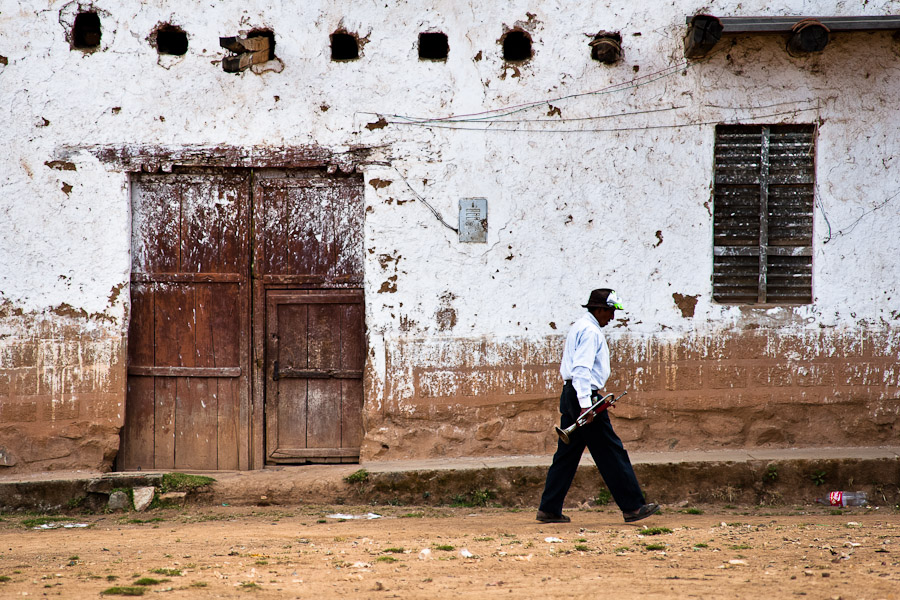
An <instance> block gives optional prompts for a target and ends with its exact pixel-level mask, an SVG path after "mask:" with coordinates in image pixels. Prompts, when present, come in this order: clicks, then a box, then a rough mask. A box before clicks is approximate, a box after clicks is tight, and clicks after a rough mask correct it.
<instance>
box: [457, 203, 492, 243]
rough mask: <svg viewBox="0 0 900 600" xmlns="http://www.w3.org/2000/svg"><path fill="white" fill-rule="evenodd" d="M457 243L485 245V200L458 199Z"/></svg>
mask: <svg viewBox="0 0 900 600" xmlns="http://www.w3.org/2000/svg"><path fill="white" fill-rule="evenodd" d="M459 241H460V242H475V243H481V244H485V243H487V198H461V199H460V201H459Z"/></svg>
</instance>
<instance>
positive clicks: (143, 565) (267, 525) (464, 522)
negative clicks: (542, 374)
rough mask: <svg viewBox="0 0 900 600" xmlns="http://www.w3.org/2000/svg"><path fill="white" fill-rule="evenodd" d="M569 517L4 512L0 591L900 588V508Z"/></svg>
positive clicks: (876, 594) (486, 512) (589, 512)
mask: <svg viewBox="0 0 900 600" xmlns="http://www.w3.org/2000/svg"><path fill="white" fill-rule="evenodd" d="M370 513H371V514H370ZM568 514H569V515H570V516H571V517H572V523H569V524H554V525H546V524H540V523H537V522H536V521H535V520H534V511H531V510H528V511H520V510H516V509H503V508H430V507H429V508H424V507H421V508H417V507H410V506H377V507H375V506H268V507H230V506H215V507H191V508H187V509H180V510H179V509H165V510H153V511H149V512H144V513H136V512H129V513H119V514H105V515H89V516H74V517H67V518H60V517H58V516H57V517H48V516H46V515H43V516H36V515H20V514H5V515H2V516H0V519H2V520H0V598H20V597H45V596H47V597H54V596H56V597H62V598H73V599H79V598H99V597H108V598H115V597H118V596H117V595H114V593H115V592H116V591H118V592H119V593H127V592H129V590H135V588H137V589H136V591H131V593H132V594H137V593H139V592H141V591H143V592H144V595H150V596H153V597H158V596H157V594H163V597H167V596H168V597H173V598H175V597H177V598H260V599H262V598H335V597H341V598H347V599H349V598H452V597H454V596H464V597H465V598H467V599H468V598H540V599H545V598H572V597H599V596H601V595H610V596H614V597H616V598H617V600H618V599H629V598H703V599H709V598H754V599H756V598H793V597H805V598H810V599H818V598H823V599H833V598H841V599H842V600H849V599H868V600H877V599H881V598H884V599H891V598H900V511H898V510H897V509H896V508H891V507H881V508H878V509H874V508H869V509H862V508H861V509H848V510H844V511H838V510H832V509H830V508H829V507H823V506H818V505H812V506H804V507H782V508H778V509H772V508H769V507H740V506H738V507H732V506H727V507H722V506H700V507H691V508H687V507H675V506H665V507H664V509H663V513H662V514H661V515H658V516H654V517H651V518H649V519H646V520H644V521H642V522H639V523H636V524H625V523H624V522H623V521H622V517H621V513H619V512H617V511H615V510H614V509H613V508H609V507H600V508H592V509H584V508H583V509H580V510H572V511H568ZM372 515H378V516H379V518H366V517H370V516H372ZM85 525H86V526H85ZM66 526H68V527H66ZM141 579H144V581H143V582H140V583H143V584H144V585H137V583H136V582H139V580H141ZM115 588H119V590H116V589H115Z"/></svg>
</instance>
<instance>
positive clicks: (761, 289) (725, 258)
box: [711, 124, 816, 306]
mask: <svg viewBox="0 0 900 600" xmlns="http://www.w3.org/2000/svg"><path fill="white" fill-rule="evenodd" d="M754 136H758V142H756V141H754ZM754 144H755V145H754ZM815 145H816V126H815V125H812V124H792V125H787V124H778V125H769V124H763V125H730V124H729V125H726V124H720V125H717V126H716V129H715V150H714V167H713V173H714V184H713V270H712V276H711V280H712V284H713V300H714V301H715V302H718V303H720V304H749V305H760V304H763V305H775V306H783V305H803V304H811V303H812V301H813V293H812V292H813V282H812V255H813V247H812V246H813V224H814V223H813V222H814V212H813V209H814V203H815V181H816V173H815ZM757 194H758V200H754V199H753V197H754V196H755V195H757ZM757 202H758V204H757ZM757 228H758V229H757ZM752 258H756V259H757V260H756V261H753V260H752ZM754 262H755V263H756V265H755V267H753V266H752V265H753V263H754ZM751 269H753V270H755V292H754V291H753V287H754V286H753V279H754V275H753V274H752V273H751ZM776 283H777V284H776Z"/></svg>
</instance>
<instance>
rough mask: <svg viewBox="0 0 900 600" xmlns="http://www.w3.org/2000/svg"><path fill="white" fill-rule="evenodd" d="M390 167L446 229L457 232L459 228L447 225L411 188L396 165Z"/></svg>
mask: <svg viewBox="0 0 900 600" xmlns="http://www.w3.org/2000/svg"><path fill="white" fill-rule="evenodd" d="M391 167H392V168H393V169H394V171H396V172H397V175H399V176H400V179H402V180H403V183H405V184H406V187H408V188H409V191H411V192H412V193H413V194H415V196H416V198H418V199H419V202H421V203H422V204H424V205H425V206H427V207H428V210H430V211H431V212H432V213H433V214H434V216H435V217H437V220H438V221H440V223H441V225H443V226H444V227H446V228H447V229H449V230H451V231H454V232H456V233H459V229H457V228H456V227H453V226H451V225H449V224H448V223H447V222H446V221H444V218H443V217H442V216H441V215H440V213H439V212H438V211H437V210H435V209H434V207H433V206H431V205H430V204H429V203H428V201H427V200H425V198H423V197H422V195H421V194H420V193H419V192H417V191H416V190H414V189H413V186H411V185H410V184H409V182H408V181H407V180H406V177H404V176H403V173H401V172H400V170H399V169H398V168H397V167H396V166H394V165H391Z"/></svg>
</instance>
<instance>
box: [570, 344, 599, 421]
mask: <svg viewBox="0 0 900 600" xmlns="http://www.w3.org/2000/svg"><path fill="white" fill-rule="evenodd" d="M599 350H600V336H599V335H597V334H596V333H595V332H592V331H590V330H587V331H584V332H583V333H582V334H581V336H580V337H579V339H578V340H577V343H576V345H575V351H574V352H573V354H572V386H573V387H574V388H575V392H576V393H577V394H578V404H579V406H581V408H590V406H591V370H592V369H593V367H594V361H595V360H596V357H597V352H598V351H599Z"/></svg>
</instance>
